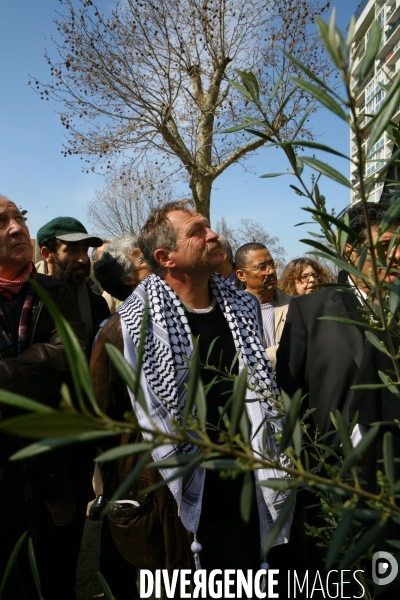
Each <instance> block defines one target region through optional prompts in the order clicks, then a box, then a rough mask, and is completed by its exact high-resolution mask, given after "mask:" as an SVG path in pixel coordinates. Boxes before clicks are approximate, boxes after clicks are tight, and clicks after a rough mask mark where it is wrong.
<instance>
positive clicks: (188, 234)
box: [168, 210, 224, 274]
mask: <svg viewBox="0 0 400 600" xmlns="http://www.w3.org/2000/svg"><path fill="white" fill-rule="evenodd" d="M168 219H169V221H170V222H171V223H172V226H173V227H174V229H175V232H176V250H172V251H169V253H168V254H169V257H170V259H171V260H172V261H173V262H174V264H175V266H176V267H178V268H179V269H180V270H181V271H183V272H187V273H189V272H196V273H201V272H208V273H210V274H211V273H214V272H215V271H216V269H218V267H220V266H221V264H222V262H223V260H224V259H223V256H222V251H221V245H220V242H219V240H218V234H217V233H215V232H214V231H212V230H211V228H210V224H209V222H208V220H207V219H206V218H205V217H203V216H202V215H200V214H199V213H197V212H195V211H193V210H190V211H187V212H186V211H183V210H175V211H172V212H170V213H169V214H168Z"/></svg>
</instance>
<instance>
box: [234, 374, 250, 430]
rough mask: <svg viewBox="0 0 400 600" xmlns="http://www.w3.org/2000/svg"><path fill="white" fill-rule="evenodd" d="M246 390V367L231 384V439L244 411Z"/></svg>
mask: <svg viewBox="0 0 400 600" xmlns="http://www.w3.org/2000/svg"><path fill="white" fill-rule="evenodd" d="M246 390H247V366H246V365H245V366H244V367H243V371H242V372H241V373H240V375H239V377H236V379H235V382H234V384H233V402H232V409H231V419H230V422H231V425H230V434H231V436H232V437H233V436H234V435H235V433H236V432H237V430H238V427H239V422H240V417H241V416H242V412H243V410H244V404H245V401H246Z"/></svg>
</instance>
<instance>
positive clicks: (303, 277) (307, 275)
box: [300, 273, 322, 281]
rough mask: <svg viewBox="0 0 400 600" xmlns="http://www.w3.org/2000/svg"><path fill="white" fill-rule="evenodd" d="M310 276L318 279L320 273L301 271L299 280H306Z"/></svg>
mask: <svg viewBox="0 0 400 600" xmlns="http://www.w3.org/2000/svg"><path fill="white" fill-rule="evenodd" d="M310 277H313V279H317V280H318V281H319V280H320V279H321V277H322V275H320V274H319V273H303V275H300V281H308V280H309V279H310Z"/></svg>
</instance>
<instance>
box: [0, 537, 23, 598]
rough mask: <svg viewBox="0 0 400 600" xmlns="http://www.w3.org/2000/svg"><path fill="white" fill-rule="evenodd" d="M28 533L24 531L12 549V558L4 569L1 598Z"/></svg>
mask: <svg viewBox="0 0 400 600" xmlns="http://www.w3.org/2000/svg"><path fill="white" fill-rule="evenodd" d="M27 534H28V532H27V531H24V533H23V534H22V535H21V537H20V538H19V539H18V541H17V543H16V544H15V546H14V548H13V549H12V552H11V555H10V558H9V559H8V562H7V566H6V570H5V571H4V575H3V579H2V581H1V585H0V598H1V596H2V593H3V590H4V588H5V586H6V583H7V581H8V578H9V577H10V574H11V571H12V569H13V567H14V563H15V561H16V560H17V556H18V554H19V551H20V550H21V547H22V544H23V543H24V541H25V538H26V536H27Z"/></svg>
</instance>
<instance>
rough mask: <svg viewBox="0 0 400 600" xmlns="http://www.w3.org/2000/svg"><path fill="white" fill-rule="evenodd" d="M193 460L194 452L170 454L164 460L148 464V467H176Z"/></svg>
mask: <svg viewBox="0 0 400 600" xmlns="http://www.w3.org/2000/svg"><path fill="white" fill-rule="evenodd" d="M191 462H193V455H192V454H175V455H174V456H169V457H168V458H164V459H163V460H158V461H157V462H152V463H150V464H148V465H147V469H176V468H177V467H181V466H182V465H187V464H188V463H191Z"/></svg>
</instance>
